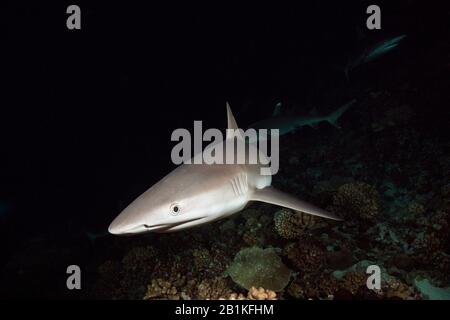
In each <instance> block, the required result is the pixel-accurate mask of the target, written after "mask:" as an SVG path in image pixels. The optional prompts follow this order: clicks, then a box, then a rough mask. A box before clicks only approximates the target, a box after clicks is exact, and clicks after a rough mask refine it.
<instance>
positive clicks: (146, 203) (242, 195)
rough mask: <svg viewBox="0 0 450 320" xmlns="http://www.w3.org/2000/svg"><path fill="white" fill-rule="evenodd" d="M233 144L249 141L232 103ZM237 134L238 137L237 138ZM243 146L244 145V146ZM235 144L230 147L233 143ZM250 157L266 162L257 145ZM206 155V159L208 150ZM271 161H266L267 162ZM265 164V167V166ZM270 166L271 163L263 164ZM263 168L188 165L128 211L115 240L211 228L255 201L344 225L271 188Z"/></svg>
mask: <svg viewBox="0 0 450 320" xmlns="http://www.w3.org/2000/svg"><path fill="white" fill-rule="evenodd" d="M227 116H228V129H233V130H227V135H226V138H225V139H224V140H223V141H220V142H218V144H217V145H215V146H214V147H215V148H216V147H217V146H220V144H222V146H223V145H224V144H225V143H226V142H227V140H228V139H243V136H242V130H238V126H237V124H236V121H235V119H234V116H233V114H232V112H231V109H230V107H229V105H228V103H227ZM233 132H234V133H233ZM241 141H243V140H241ZM228 142H229V141H228ZM247 146H248V148H249V149H252V148H253V150H250V151H253V152H258V154H259V156H260V157H266V155H264V154H262V152H261V150H258V149H257V146H256V144H254V143H252V144H247ZM207 148H208V147H206V148H205V150H203V151H202V154H203V153H204V152H205V151H206V150H207ZM267 159H268V158H267V157H266V158H265V160H267ZM261 162H262V161H261ZM263 163H268V162H263ZM261 167H262V165H261V164H260V163H257V164H247V162H246V163H245V164H205V163H203V164H195V163H194V162H193V161H191V162H190V163H186V162H185V163H183V164H181V165H180V166H178V167H177V168H175V169H174V170H173V171H172V172H170V173H169V174H168V175H166V176H165V177H164V178H162V179H161V180H160V181H159V182H157V183H156V184H155V185H153V186H152V187H151V188H150V189H148V190H147V191H145V192H144V193H143V194H142V195H140V196H139V197H138V198H137V199H136V200H134V201H133V202H132V203H131V204H130V205H129V206H128V207H126V208H125V209H124V210H123V211H122V212H121V213H120V214H119V215H118V216H117V217H116V218H115V219H114V220H113V222H112V223H111V224H110V226H109V228H108V231H109V232H110V233H112V234H115V235H134V234H140V233H145V232H159V233H163V232H172V231H179V230H182V229H186V228H190V227H194V226H197V225H201V224H205V223H210V222H212V221H216V220H219V219H222V218H225V217H228V216H231V215H232V214H234V213H237V212H239V211H241V210H242V209H244V208H245V207H246V206H247V205H248V204H249V203H250V202H252V201H261V202H266V203H271V204H274V205H277V206H281V207H286V208H289V209H292V210H295V211H301V212H304V213H307V214H311V215H315V216H319V217H324V218H329V219H333V220H341V219H340V218H339V217H338V216H336V215H334V214H332V213H329V212H327V211H325V210H322V209H320V208H318V207H316V206H314V205H312V204H310V203H307V202H305V201H303V200H300V199H298V198H297V197H294V196H292V195H289V194H287V193H284V192H282V191H279V190H277V189H275V188H274V187H272V186H271V183H272V175H270V174H268V175H263V174H261V172H262V171H261V170H260V169H261Z"/></svg>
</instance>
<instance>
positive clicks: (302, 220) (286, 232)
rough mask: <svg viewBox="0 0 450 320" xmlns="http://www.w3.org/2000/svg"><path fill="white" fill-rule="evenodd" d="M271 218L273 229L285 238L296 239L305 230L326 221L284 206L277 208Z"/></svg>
mask: <svg viewBox="0 0 450 320" xmlns="http://www.w3.org/2000/svg"><path fill="white" fill-rule="evenodd" d="M273 220H274V225H275V231H276V232H277V233H278V234H279V235H280V236H281V237H283V238H285V239H297V238H299V237H300V236H301V235H302V234H304V232H305V231H306V230H309V229H314V228H320V227H321V226H324V225H325V223H326V222H325V221H323V219H320V218H317V217H314V216H312V215H309V214H306V213H303V212H294V211H292V210H289V209H286V208H283V209H280V210H278V211H277V212H276V213H275V216H274V218H273Z"/></svg>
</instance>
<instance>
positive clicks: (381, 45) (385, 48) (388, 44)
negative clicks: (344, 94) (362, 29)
mask: <svg viewBox="0 0 450 320" xmlns="http://www.w3.org/2000/svg"><path fill="white" fill-rule="evenodd" d="M405 37H406V34H402V35H399V36H395V37H392V38H389V39H386V40H383V41H380V42H377V43H375V44H374V45H371V46H369V47H366V48H363V49H362V50H360V51H357V52H356V53H355V54H353V56H351V57H349V59H348V61H347V64H346V65H345V66H344V67H343V71H344V73H345V77H346V78H347V80H349V78H350V72H351V71H352V70H353V69H355V68H357V67H359V66H360V65H363V64H366V63H368V62H370V61H373V60H375V59H377V58H378V57H380V56H382V55H384V54H386V53H388V52H390V51H392V50H393V49H395V48H397V47H398V45H399V44H400V42H401V41H402V40H403V39H404V38H405Z"/></svg>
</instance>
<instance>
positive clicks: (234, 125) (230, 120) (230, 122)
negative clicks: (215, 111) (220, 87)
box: [227, 102, 242, 139]
mask: <svg viewBox="0 0 450 320" xmlns="http://www.w3.org/2000/svg"><path fill="white" fill-rule="evenodd" d="M227 119H228V128H227V139H229V138H231V137H232V136H237V137H239V138H241V139H242V134H241V133H240V132H239V133H238V134H237V135H234V132H235V130H238V129H239V127H238V125H237V123H236V120H235V119H234V116H233V112H232V111H231V108H230V104H229V103H228V102H227ZM230 129H231V130H233V131H231V130H230Z"/></svg>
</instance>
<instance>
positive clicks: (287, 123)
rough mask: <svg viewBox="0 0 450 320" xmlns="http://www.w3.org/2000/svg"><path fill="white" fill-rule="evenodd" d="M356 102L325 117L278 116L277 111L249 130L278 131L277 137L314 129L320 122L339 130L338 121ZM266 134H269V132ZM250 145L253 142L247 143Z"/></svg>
mask: <svg viewBox="0 0 450 320" xmlns="http://www.w3.org/2000/svg"><path fill="white" fill-rule="evenodd" d="M355 102H356V100H355V99H353V100H351V101H349V102H348V103H346V104H345V105H343V106H342V107H340V108H338V109H337V110H335V111H333V112H331V113H330V114H328V115H326V116H286V115H279V114H280V113H279V111H277V110H276V112H274V115H275V116H274V117H271V118H268V119H264V120H261V121H258V122H256V123H254V124H252V125H250V128H253V129H278V135H280V136H282V135H285V134H287V133H290V132H294V131H296V130H298V129H300V128H301V127H306V126H309V127H312V128H314V127H316V126H317V124H319V123H321V122H328V123H329V124H331V125H333V126H335V127H336V128H339V124H338V120H339V118H340V117H341V116H342V115H343V114H344V112H345V111H347V109H348V108H350V107H351V106H352V105H353V104H354V103H355ZM268 134H271V132H270V131H269V132H268ZM249 142H250V143H252V142H255V141H249Z"/></svg>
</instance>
